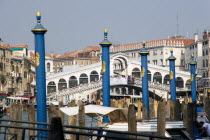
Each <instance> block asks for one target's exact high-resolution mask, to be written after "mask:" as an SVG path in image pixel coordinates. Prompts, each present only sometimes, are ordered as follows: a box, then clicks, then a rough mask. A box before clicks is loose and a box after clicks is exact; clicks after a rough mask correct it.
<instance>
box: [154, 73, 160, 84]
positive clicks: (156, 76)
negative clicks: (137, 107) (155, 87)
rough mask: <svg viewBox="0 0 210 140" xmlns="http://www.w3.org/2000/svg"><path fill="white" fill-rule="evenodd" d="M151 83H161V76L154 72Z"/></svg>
mask: <svg viewBox="0 0 210 140" xmlns="http://www.w3.org/2000/svg"><path fill="white" fill-rule="evenodd" d="M153 82H155V83H162V75H161V73H160V72H155V74H154V76H153Z"/></svg>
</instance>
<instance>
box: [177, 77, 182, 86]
mask: <svg viewBox="0 0 210 140" xmlns="http://www.w3.org/2000/svg"><path fill="white" fill-rule="evenodd" d="M176 87H179V88H183V87H184V80H183V79H182V77H177V78H176Z"/></svg>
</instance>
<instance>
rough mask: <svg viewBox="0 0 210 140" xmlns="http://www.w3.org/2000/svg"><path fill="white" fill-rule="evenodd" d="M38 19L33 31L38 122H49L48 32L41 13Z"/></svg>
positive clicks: (41, 126) (40, 126) (37, 14)
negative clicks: (47, 106) (47, 109)
mask: <svg viewBox="0 0 210 140" xmlns="http://www.w3.org/2000/svg"><path fill="white" fill-rule="evenodd" d="M36 18H37V25H36V26H35V27H34V29H32V30H31V31H32V32H33V34H34V35H35V66H36V89H37V93H36V104H37V121H38V122H47V111H46V75H45V44H44V34H45V33H46V32H47V30H46V29H45V28H44V27H43V26H42V25H41V13H40V12H37V13H36ZM38 127H39V128H47V126H46V125H38ZM45 135H46V134H45Z"/></svg>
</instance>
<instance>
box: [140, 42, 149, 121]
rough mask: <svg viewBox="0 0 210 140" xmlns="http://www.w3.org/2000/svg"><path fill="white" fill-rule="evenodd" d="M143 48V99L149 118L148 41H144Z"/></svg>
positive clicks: (141, 53)
mask: <svg viewBox="0 0 210 140" xmlns="http://www.w3.org/2000/svg"><path fill="white" fill-rule="evenodd" d="M142 46H143V49H142V50H141V51H140V52H139V54H140V55H141V77H142V99H143V104H145V106H146V111H147V112H146V113H147V117H148V118H149V117H150V116H149V93H148V66H147V55H148V54H149V51H147V50H146V49H145V46H146V42H145V41H143V42H142Z"/></svg>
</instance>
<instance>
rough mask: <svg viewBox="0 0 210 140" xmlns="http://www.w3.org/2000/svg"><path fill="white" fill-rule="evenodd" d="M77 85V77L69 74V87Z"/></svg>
mask: <svg viewBox="0 0 210 140" xmlns="http://www.w3.org/2000/svg"><path fill="white" fill-rule="evenodd" d="M77 85H78V80H77V77H76V76H71V77H70V78H69V88H71V87H75V86H77Z"/></svg>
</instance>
